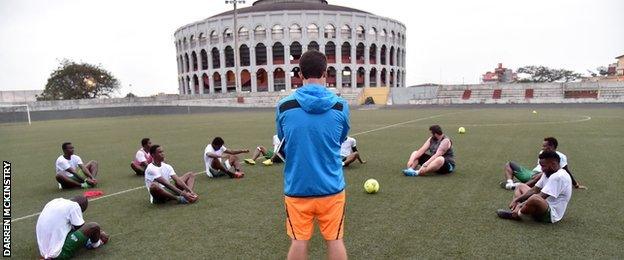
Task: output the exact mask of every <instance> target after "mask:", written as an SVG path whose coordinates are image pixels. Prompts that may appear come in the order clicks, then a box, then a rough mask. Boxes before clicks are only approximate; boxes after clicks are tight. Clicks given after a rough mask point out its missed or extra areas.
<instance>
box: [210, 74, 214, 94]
mask: <svg viewBox="0 0 624 260" xmlns="http://www.w3.org/2000/svg"><path fill="white" fill-rule="evenodd" d="M208 88H209V89H208V93H210V94H214V93H215V89H214V78H213V77H212V74H208Z"/></svg>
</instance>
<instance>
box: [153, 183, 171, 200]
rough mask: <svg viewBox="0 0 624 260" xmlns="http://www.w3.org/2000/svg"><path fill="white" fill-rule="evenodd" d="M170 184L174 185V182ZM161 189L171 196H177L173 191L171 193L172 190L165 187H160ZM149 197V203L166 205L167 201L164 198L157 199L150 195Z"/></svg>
mask: <svg viewBox="0 0 624 260" xmlns="http://www.w3.org/2000/svg"><path fill="white" fill-rule="evenodd" d="M171 184H173V185H175V183H174V182H171ZM162 189H163V190H165V191H167V192H169V193H171V194H173V195H174V196H177V193H175V191H172V190H170V189H169V188H167V187H162ZM150 196H151V201H150V202H151V203H152V204H163V203H166V202H167V201H168V200H169V199H165V198H157V197H154V196H153V195H151V194H150Z"/></svg>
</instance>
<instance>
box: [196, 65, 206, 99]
mask: <svg viewBox="0 0 624 260" xmlns="http://www.w3.org/2000/svg"><path fill="white" fill-rule="evenodd" d="M200 71H201V70H200ZM197 80H198V81H199V82H197V84H199V86H198V87H197V88H198V90H199V93H197V94H206V93H204V77H203V75H200V76H198V77H197Z"/></svg>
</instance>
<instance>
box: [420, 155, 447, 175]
mask: <svg viewBox="0 0 624 260" xmlns="http://www.w3.org/2000/svg"><path fill="white" fill-rule="evenodd" d="M429 159H431V155H428V154H423V155H422V156H420V158H418V164H420V165H422V164H423V163H426V162H427V161H428V160H429ZM453 171H455V163H452V162H448V161H446V159H445V160H444V164H443V165H442V167H440V169H438V170H437V171H436V173H440V174H447V173H452V172H453Z"/></svg>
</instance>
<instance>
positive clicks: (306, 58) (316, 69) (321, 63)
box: [299, 50, 327, 79]
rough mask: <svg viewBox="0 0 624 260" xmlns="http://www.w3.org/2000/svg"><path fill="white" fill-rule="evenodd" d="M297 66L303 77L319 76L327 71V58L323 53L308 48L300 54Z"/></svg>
mask: <svg viewBox="0 0 624 260" xmlns="http://www.w3.org/2000/svg"><path fill="white" fill-rule="evenodd" d="M299 68H301V75H303V78H304V79H309V78H321V77H323V74H324V73H325V71H327V58H326V57H325V54H323V53H321V52H319V51H316V50H310V51H306V52H305V53H304V54H303V55H301V59H300V60H299Z"/></svg>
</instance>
